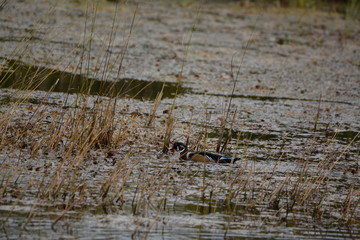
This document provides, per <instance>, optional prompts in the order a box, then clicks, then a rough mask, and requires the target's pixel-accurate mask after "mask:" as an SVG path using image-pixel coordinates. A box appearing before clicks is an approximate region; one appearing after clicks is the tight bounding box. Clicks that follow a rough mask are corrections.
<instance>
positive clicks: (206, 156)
mask: <svg viewBox="0 0 360 240" xmlns="http://www.w3.org/2000/svg"><path fill="white" fill-rule="evenodd" d="M171 149H172V150H176V151H180V158H181V159H183V160H192V161H196V162H208V163H211V162H212V163H233V162H235V161H238V160H240V159H239V158H232V157H227V156H223V155H220V154H215V153H210V152H190V151H189V150H188V147H187V146H186V145H185V144H184V143H182V142H175V143H174V144H173V147H172V148H171Z"/></svg>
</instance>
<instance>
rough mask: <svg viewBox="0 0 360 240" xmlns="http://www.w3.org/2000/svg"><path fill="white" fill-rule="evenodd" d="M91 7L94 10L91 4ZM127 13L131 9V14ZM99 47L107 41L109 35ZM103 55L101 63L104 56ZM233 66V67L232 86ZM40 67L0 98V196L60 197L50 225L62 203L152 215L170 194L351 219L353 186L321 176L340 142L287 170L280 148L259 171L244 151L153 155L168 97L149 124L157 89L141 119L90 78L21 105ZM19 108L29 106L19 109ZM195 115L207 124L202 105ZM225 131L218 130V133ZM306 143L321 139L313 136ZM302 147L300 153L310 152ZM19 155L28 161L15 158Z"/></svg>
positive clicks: (210, 206)
mask: <svg viewBox="0 0 360 240" xmlns="http://www.w3.org/2000/svg"><path fill="white" fill-rule="evenodd" d="M93 11H94V15H96V14H95V12H96V9H94V10H93ZM135 16H136V12H135V13H134V18H133V22H134V19H135ZM114 22H115V21H114ZM130 36H131V30H130V33H129V37H128V38H127V39H126V41H125V44H124V48H123V51H122V55H121V57H120V62H119V68H118V69H119V70H118V74H119V75H120V72H121V69H122V65H123V61H124V56H125V54H126V49H127V46H128V44H129V41H130ZM190 41H191V37H190V40H189V43H190ZM189 43H188V45H189ZM89 44H90V45H91V41H90V42H89ZM108 46H109V47H111V37H110V40H109V45H108ZM90 49H91V47H90ZM186 51H188V48H187V50H186ZM87 54H88V58H86V57H84V58H82V61H84V62H81V63H80V65H83V66H89V64H90V63H89V62H86V61H91V57H90V56H91V53H90V52H89V53H86V52H85V53H84V56H86V55H87ZM104 61H105V62H106V61H108V57H105V60H104ZM108 64H109V63H107V64H106V66H107V65H108ZM184 64H185V63H184ZM182 69H183V67H182ZM105 70H106V68H105ZM15 71H16V69H15ZM239 71H240V69H239V70H238V72H237V73H236V74H235V75H236V78H234V88H235V85H236V82H237V78H238V77H237V76H238V75H239ZM48 74H51V73H48ZM48 74H45V75H43V74H42V73H41V71H39V72H36V73H35V75H34V76H31V77H30V78H29V76H25V77H24V81H25V80H27V81H30V82H24V84H23V88H20V90H16V91H13V95H12V98H13V99H15V100H14V101H11V102H10V103H8V104H7V105H3V106H2V108H3V109H7V111H6V112H5V113H3V114H2V116H1V119H0V129H1V136H0V137H1V140H0V149H2V150H1V156H2V157H1V158H2V159H1V169H2V170H1V179H0V181H1V186H0V202H7V201H9V202H12V203H13V204H14V205H16V204H17V202H18V201H21V200H22V199H23V198H32V199H34V200H35V201H34V202H35V204H34V209H36V207H35V206H36V205H37V204H39V205H42V204H43V205H45V204H50V205H57V204H61V205H62V206H63V207H62V208H61V212H62V213H61V214H60V215H59V216H58V217H57V218H55V219H54V221H53V225H52V227H53V228H54V229H56V225H57V224H58V223H59V222H61V220H62V219H63V218H64V217H65V216H67V213H68V212H69V211H71V210H74V209H75V210H76V209H80V208H81V207H85V208H91V207H95V206H99V205H101V206H103V207H109V206H111V207H116V209H118V211H120V210H124V209H125V210H126V211H128V212H129V213H131V214H132V215H133V216H141V217H152V218H155V219H156V218H157V217H159V216H160V215H165V214H166V213H168V212H169V211H171V210H174V209H176V207H175V205H176V203H177V202H180V203H179V204H181V202H182V201H184V200H189V199H190V200H191V201H192V202H193V203H194V204H195V205H197V206H198V209H197V211H198V212H199V213H211V212H214V211H216V210H217V209H221V211H222V212H223V213H224V214H227V215H229V216H235V215H237V214H239V215H241V214H243V213H244V212H245V213H249V212H251V211H252V210H254V209H257V210H258V211H268V212H271V214H273V216H275V217H278V222H277V223H279V224H281V222H283V221H286V220H287V219H289V218H292V220H294V219H295V221H302V220H301V217H300V219H296V216H295V215H296V214H297V213H301V214H302V216H307V217H310V218H312V219H313V220H314V221H317V222H322V221H328V220H325V219H326V218H328V217H329V216H330V217H331V219H332V220H331V221H333V223H332V224H335V225H336V224H338V223H342V224H346V225H348V226H350V225H355V226H356V227H359V225H358V220H359V217H358V216H359V215H358V214H357V213H359V194H360V193H359V189H357V188H356V187H355V186H350V187H349V188H348V189H347V191H346V192H344V193H343V194H339V193H336V192H334V190H333V189H332V188H333V187H334V186H332V184H333V183H332V180H331V177H332V174H333V171H334V169H335V168H336V167H337V166H338V164H339V162H340V161H342V160H343V156H344V154H346V152H347V151H348V149H347V148H346V147H345V148H344V149H342V150H341V151H337V152H332V151H331V148H330V147H329V150H328V154H327V155H325V157H324V158H323V159H319V161H318V163H317V164H315V165H314V163H312V162H310V161H308V160H307V159H305V158H304V159H299V160H298V162H297V166H296V168H295V169H291V170H289V171H288V172H284V173H281V172H279V170H278V169H279V168H280V166H283V165H286V164H287V162H286V161H283V155H282V154H281V155H280V156H278V161H277V162H276V163H274V166H273V168H272V170H271V171H268V172H266V171H261V170H260V169H259V168H258V167H256V164H255V161H252V160H251V159H243V161H241V164H240V165H229V166H224V167H219V168H216V167H214V168H212V167H211V166H210V167H209V166H207V165H196V164H195V165H192V164H191V163H179V162H178V161H177V159H175V158H174V157H171V156H168V155H161V154H160V149H161V146H162V152H164V153H166V152H167V150H168V147H169V144H170V142H171V139H172V138H173V136H174V135H175V134H176V133H174V131H175V127H176V124H175V121H176V119H175V117H176V116H175V115H174V114H173V111H174V109H175V105H176V103H175V100H174V104H173V105H172V110H171V111H170V112H169V115H168V117H167V120H166V121H165V123H159V122H158V124H154V123H155V122H156V112H157V110H158V108H159V106H160V105H161V98H162V92H161V93H159V95H158V97H157V98H156V100H155V102H154V104H153V108H152V110H151V112H150V114H149V117H148V118H147V119H143V118H141V117H140V116H138V115H136V114H134V115H133V114H130V115H129V114H124V113H121V109H120V106H121V104H119V103H120V102H121V98H120V96H115V97H113V98H108V97H93V96H90V95H88V94H86V93H87V92H89V88H90V87H91V82H90V83H88V84H85V86H86V87H85V88H84V91H83V92H82V93H79V94H77V95H67V96H63V99H62V102H63V104H62V105H49V104H46V103H45V102H46V100H47V99H48V98H49V96H50V95H51V91H49V92H47V93H44V95H43V97H42V98H41V100H40V103H39V104H29V103H28V100H29V99H30V98H31V97H32V96H33V95H35V91H34V89H35V88H36V86H37V85H39V84H41V83H42V82H43V81H45V79H46V78H47V77H48ZM181 75H182V74H181V73H180V76H181ZM179 81H181V79H180V80H179ZM29 86H31V88H29ZM34 86H35V87H34ZM109 91H111V89H110V90H109ZM230 104H231V101H230V103H229V106H228V107H227V112H226V117H225V122H223V123H222V124H221V131H222V134H221V136H222V137H223V138H222V139H220V141H219V143H218V147H217V148H218V149H219V150H220V151H225V149H226V148H227V146H228V145H229V144H236V142H235V143H234V141H232V139H231V131H232V129H233V124H235V120H236V116H237V111H233V115H232V116H231V111H230ZM26 111H27V112H31V114H25V112H26ZM204 116H205V126H207V122H206V119H207V112H206V111H205V112H204ZM318 117H319V116H318V115H317V116H316V118H318ZM229 118H231V119H230V120H228V119H229ZM188 122H189V133H190V132H193V131H194V132H196V130H193V129H192V126H193V125H192V120H191V119H188ZM314 128H315V129H316V125H315V127H314ZM225 130H227V131H228V133H229V135H228V136H225V135H224V134H223V133H224V132H225ZM199 132H201V131H200V130H199ZM206 133H207V131H206V129H204V130H203V133H200V134H199V135H198V136H199V137H198V138H197V142H198V143H199V142H200V141H204V143H205V144H204V146H205V148H206V143H207V142H208V141H207V140H208V139H207V134H206ZM178 135H179V134H178ZM189 135H190V134H188V138H191V137H189ZM357 137H358V136H356V138H357ZM238 141H239V140H238ZM329 141H331V139H329ZM314 142H315V144H321V143H318V142H317V141H316V139H314ZM350 144H352V142H350V143H349V145H350ZM310 147H311V146H308V148H304V149H303V151H304V152H306V151H310V150H309V149H310ZM154 149H155V150H154ZM16 159H17V160H18V162H15V160H16ZM26 161H29V162H30V164H24V162H26ZM36 161H40V163H43V165H42V166H39V170H36V168H37V167H36V166H29V165H32V164H33V163H36ZM30 167H31V169H30ZM279 175H281V176H279ZM18 179H25V180H23V181H18ZM24 182H26V184H25V183H24ZM330 189H332V190H330ZM334 197H335V198H337V199H335V200H334V199H333V198H334ZM269 209H270V210H269ZM174 211H175V210H174ZM241 212H242V213H241ZM35 215H36V211H35V210H31V211H30V212H29V215H28V217H27V221H26V222H25V223H24V224H25V225H26V224H27V223H28V222H29V221H31V219H32V218H33V217H34V216H35ZM9 217H10V216H9ZM7 220H8V218H6V219H5V220H4V221H5V222H6V221H7ZM154 224H155V222H150V223H148V224H144V221H140V220H139V222H136V223H135V225H136V227H135V228H134V235H136V234H138V233H139V232H141V231H144V232H145V237H146V234H147V233H148V232H150V230H151V229H152V228H153V226H154ZM144 226H145V227H144ZM144 228H145V230H144Z"/></svg>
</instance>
